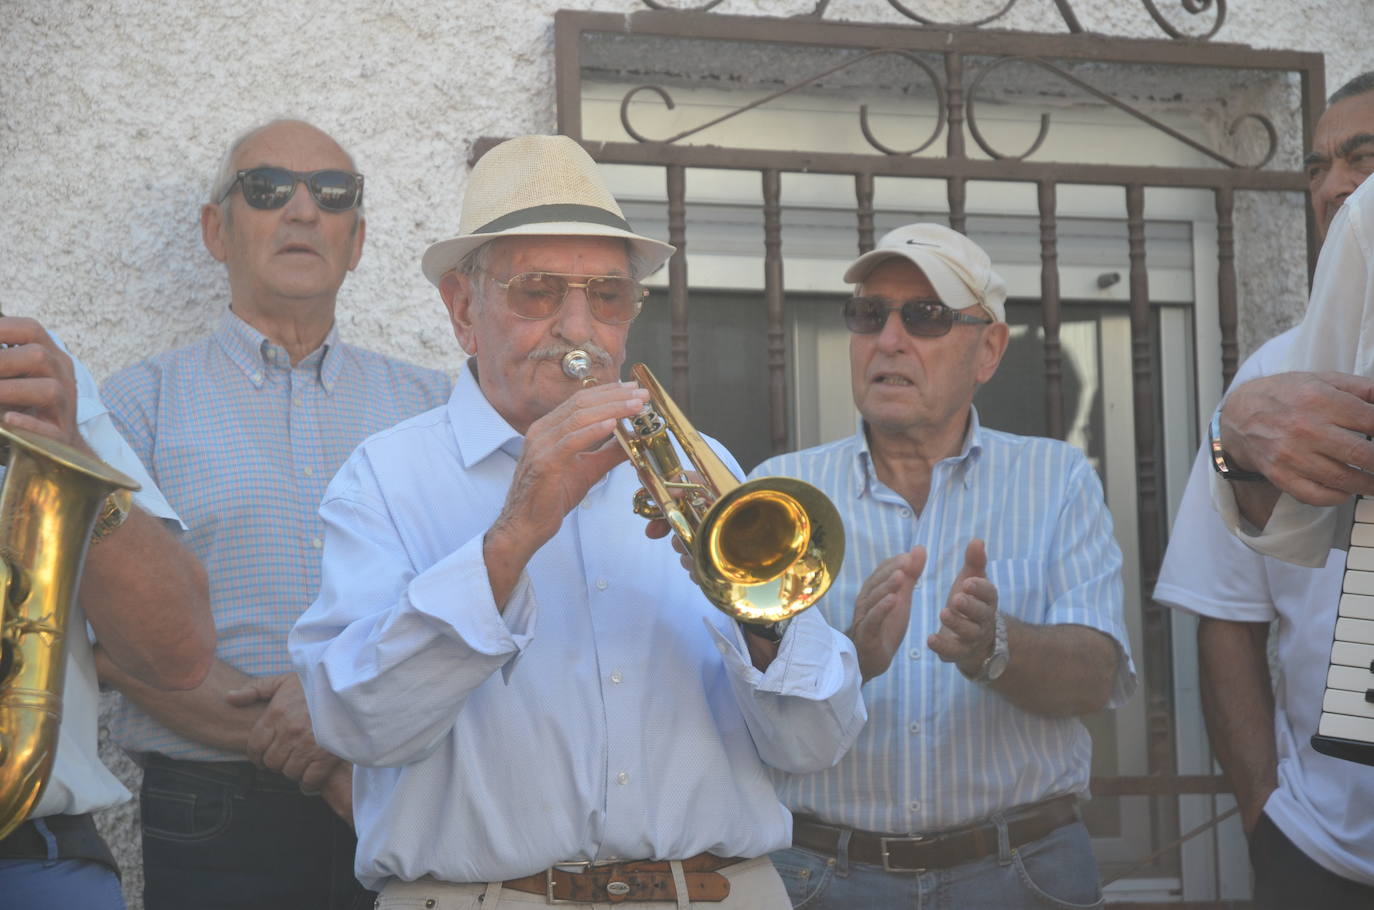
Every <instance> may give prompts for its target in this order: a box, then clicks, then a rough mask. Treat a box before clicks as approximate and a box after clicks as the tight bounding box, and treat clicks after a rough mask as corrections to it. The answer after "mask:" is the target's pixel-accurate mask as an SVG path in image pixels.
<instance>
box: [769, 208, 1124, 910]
mask: <svg viewBox="0 0 1374 910" xmlns="http://www.w3.org/2000/svg"><path fill="white" fill-rule="evenodd" d="M844 277H845V280H846V281H849V282H855V283H856V284H857V287H856V289H855V293H854V296H853V297H852V298H850V299H849V300H847V301H845V303H844V305H843V318H844V322H845V325H846V326H848V328H849V330H850V333H851V334H850V341H849V362H850V382H851V387H852V391H853V395H854V403H855V405H856V406H857V407H858V410H859V414H860V420H859V425H858V429H857V431H856V432H855V434H854V435H853V436H851V437H848V438H846V439H842V440H840V441H838V442H833V443H829V444H827V445H822V446H819V447H817V448H814V449H808V450H805V451H802V452H797V453H794V454H791V455H783V456H779V457H776V458H772V459H770V460H768V461H765V462H764V463H763V464H761V465H759V466H758V467H757V468H756V469H755V470H754V471H753V472H752V474H753V476H756V477H757V476H766V475H770V474H780V475H786V476H791V477H798V478H801V479H802V480H806V481H808V482H810V483H812V484H815V485H816V486H818V487H820V488H821V490H822V491H823V492H825V493H826V494H827V495H828V496H829V497H830V498H831V500H832V501H833V502H834V503H835V505H836V506H837V507H838V508H839V510H840V513H841V515H842V516H844V519H845V537H846V548H845V561H844V566H843V567H842V568H841V570H840V573H839V576H838V578H837V579H836V581H835V584H834V586H833V587H831V589H830V591H829V592H828V593H827V594H826V595H825V597H823V598H822V599H821V600H820V601H819V603H818V604H817V609H818V610H820V611H821V612H823V613H824V614H825V617H826V619H828V620H829V621H830V623H831V624H832V625H834V626H835V627H836V628H840V629H847V630H848V632H849V635H850V637H851V638H852V639H853V641H854V644H855V646H856V647H857V649H858V655H859V665H860V667H861V669H862V672H863V677H864V680H865V684H864V701H865V703H866V704H867V705H868V709H869V722H868V725H867V726H866V727H865V728H864V729H863V731H861V732H860V734H859V738H858V742H857V743H856V745H855V746H854V748H853V749H851V750H850V752H849V753H848V754H847V755H846V756H845V757H844V759H843V760H841V762H840V763H839V764H838V765H836V766H835V767H834V768H832V769H826V770H822V771H818V772H815V773H811V774H790V775H786V776H784V777H782V778H780V779H779V780H778V792H779V794H780V795H781V796H782V797H783V800H784V801H785V802H786V803H787V805H788V807H789V808H790V809H791V810H792V811H793V813H794V814H795V818H794V822H793V829H792V843H793V847H792V849H789V850H785V851H782V852H780V853H778V854H775V855H774V862H775V863H776V865H777V867H778V869H779V871H780V872H781V873H782V876H783V880H784V882H786V884H787V888H788V891H789V894H790V896H791V898H792V900H793V903H794V904H795V905H797V906H801V905H802V903H803V902H805V906H807V907H808V908H810V907H815V908H834V910H848V908H853V907H914V906H918V905H921V906H924V904H925V902H926V901H927V900H930V899H931V896H933V895H937V894H938V895H939V905H940V906H942V907H959V908H964V907H970V908H971V907H988V908H994V907H995V908H999V910H1002V908H1020V907H1025V908H1032V907H1042V906H1045V905H1046V904H1047V903H1049V902H1055V904H1056V906H1070V905H1071V906H1084V907H1087V906H1096V905H1097V902H1099V901H1100V900H1101V889H1100V887H1099V885H1098V875H1097V866H1096V863H1095V862H1094V860H1093V855H1092V851H1091V849H1090V846H1089V838H1088V833H1087V831H1086V829H1085V828H1084V827H1083V824H1082V822H1081V821H1079V817H1078V808H1077V800H1078V797H1079V796H1081V795H1084V794H1086V792H1087V788H1088V776H1089V759H1090V756H1091V742H1090V740H1089V737H1088V732H1087V730H1086V729H1085V728H1084V726H1083V724H1082V723H1080V722H1079V720H1078V718H1079V717H1080V716H1082V715H1085V714H1090V713H1092V712H1094V711H1098V710H1101V709H1102V708H1103V707H1114V706H1116V705H1119V704H1121V703H1122V702H1123V701H1124V700H1125V699H1126V698H1127V697H1128V696H1129V695H1130V693H1131V691H1132V690H1133V688H1134V686H1135V671H1134V668H1133V665H1132V663H1131V658H1130V654H1129V651H1128V647H1127V637H1126V630H1125V628H1124V626H1123V623H1122V587H1121V577H1120V570H1121V553H1120V551H1119V550H1118V548H1117V545H1116V541H1115V539H1114V538H1113V536H1112V522H1111V516H1110V514H1109V513H1108V512H1107V507H1106V504H1105V502H1104V501H1103V496H1102V487H1101V485H1100V483H1099V482H1098V478H1097V475H1096V474H1095V473H1094V471H1093V469H1092V467H1091V466H1090V465H1089V464H1088V462H1087V460H1086V459H1085V458H1084V457H1083V455H1082V453H1080V452H1079V451H1078V450H1077V449H1075V448H1072V447H1070V446H1067V445H1065V444H1063V443H1061V442H1057V441H1054V440H1050V439H1039V438H1032V437H1025V436H1013V435H1011V434H1007V433H1000V432H997V431H995V430H992V429H989V428H987V427H984V426H982V425H980V423H979V421H978V412H977V409H976V408H975V407H974V406H973V398H974V393H975V392H976V391H977V389H978V387H979V386H980V385H982V384H983V383H985V382H987V381H989V380H990V379H992V377H993V374H994V373H995V372H996V370H997V367H998V364H999V363H1000V361H1001V358H1002V354H1003V352H1004V351H1005V350H1006V346H1007V341H1008V327H1007V324H1006V321H1005V306H1006V286H1005V284H1004V283H1003V282H1002V279H1001V278H1000V277H999V276H998V275H997V273H996V272H995V271H994V270H993V268H992V263H991V261H990V260H989V258H988V256H987V254H986V253H985V252H984V251H983V250H982V249H981V248H980V247H978V246H977V245H976V244H975V243H973V242H972V241H971V240H969V239H968V238H967V237H964V236H963V235H961V234H958V233H956V232H954V231H952V230H950V229H948V228H946V227H942V226H939V225H934V224H913V225H907V226H906V227H901V228H898V229H896V230H894V231H891V232H890V233H888V234H887V235H886V236H884V237H883V238H882V239H881V241H880V242H879V243H878V245H877V247H876V248H875V249H874V250H872V251H871V252H869V253H867V254H865V255H863V256H860V257H859V258H858V259H857V260H855V261H854V262H853V263H852V264H851V265H850V266H849V268H848V270H847V271H846V272H845V276H844ZM1058 902H1062V903H1058Z"/></svg>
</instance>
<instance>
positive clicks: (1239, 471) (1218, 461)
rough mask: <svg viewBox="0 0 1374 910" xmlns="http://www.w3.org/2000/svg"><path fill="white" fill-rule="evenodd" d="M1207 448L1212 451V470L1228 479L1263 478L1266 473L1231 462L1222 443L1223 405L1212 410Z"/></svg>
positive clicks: (1208, 426) (1208, 427)
mask: <svg viewBox="0 0 1374 910" xmlns="http://www.w3.org/2000/svg"><path fill="white" fill-rule="evenodd" d="M1207 448H1208V450H1209V451H1210V452H1211V453H1212V470H1214V471H1216V472H1217V473H1218V474H1220V475H1221V476H1222V477H1224V478H1226V479H1227V480H1263V479H1264V475H1263V474H1260V473H1259V472H1257V471H1246V470H1244V469H1243V468H1238V467H1236V466H1235V465H1234V464H1232V463H1231V458H1230V456H1229V455H1227V454H1226V449H1225V447H1224V446H1222V444H1221V405H1217V409H1216V410H1215V411H1213V412H1212V421H1211V423H1209V424H1208V425H1207Z"/></svg>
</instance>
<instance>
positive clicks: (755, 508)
mask: <svg viewBox="0 0 1374 910" xmlns="http://www.w3.org/2000/svg"><path fill="white" fill-rule="evenodd" d="M591 366H592V364H591V357H590V356H588V354H587V352H586V351H569V352H568V353H567V354H565V355H564V356H563V372H564V373H565V374H566V375H567V376H568V377H570V378H572V379H576V380H579V381H580V382H581V383H582V385H583V386H589V385H595V384H596V379H594V378H593V377H592V375H591ZM631 373H632V374H633V375H634V378H635V380H636V381H637V382H638V383H639V384H640V385H641V386H643V387H644V388H646V389H648V390H649V401H648V402H647V403H646V404H645V406H644V409H643V410H642V411H640V413H638V414H636V415H635V416H634V417H632V418H631V419H630V420H629V426H628V427H626V426H625V424H624V423H618V424H617V425H616V428H615V437H616V439H617V440H618V441H619V442H620V445H621V447H622V448H623V449H624V450H625V453H626V454H627V455H628V456H629V457H630V463H631V464H633V465H634V467H635V470H636V471H638V472H639V480H640V482H641V483H643V484H644V488H643V489H641V490H640V491H639V492H638V493H636V494H635V499H634V506H633V508H634V511H635V513H636V514H637V515H640V516H642V517H644V518H650V519H653V518H664V519H666V520H667V522H668V524H669V526H670V527H672V529H673V532H674V533H675V534H677V536H678V538H679V539H680V540H681V541H682V543H683V545H684V546H685V547H686V548H687V552H688V553H689V554H690V555H691V557H692V559H693V560H694V562H695V563H696V576H697V584H699V585H700V586H701V589H702V591H703V592H704V593H705V594H706V597H707V599H708V600H710V601H711V603H713V604H714V605H715V606H716V607H717V608H718V609H720V610H721V611H722V612H725V613H728V614H729V615H730V616H733V617H734V618H735V619H737V620H739V621H740V622H746V623H753V624H755V625H768V624H771V623H775V622H779V621H781V620H784V619H787V618H788V617H791V616H794V615H796V614H797V613H800V612H801V611H802V610H805V609H806V608H807V607H810V606H811V605H812V604H814V603H815V602H816V601H817V600H819V599H820V597H821V595H822V594H824V593H825V592H826V590H827V589H829V587H830V584H831V582H833V581H834V580H835V575H836V573H837V572H839V570H840V564H841V562H842V561H843V560H844V525H843V523H842V522H841V520H840V515H839V512H838V511H836V509H835V505H834V503H832V502H831V501H830V499H829V498H828V497H826V495H825V494H824V493H822V492H821V491H820V490H818V489H816V488H815V487H813V486H812V485H811V484H809V483H805V482H803V481H800V480H795V479H793V478H790V477H760V478H757V479H755V480H750V481H747V482H743V483H741V482H740V481H739V480H738V479H737V478H736V477H735V475H734V474H733V473H731V471H730V469H729V468H728V467H726V466H725V463H724V462H722V461H721V460H720V458H719V457H718V456H717V455H716V453H715V452H713V451H712V450H711V448H710V446H708V445H707V444H706V442H705V440H703V439H702V438H701V434H699V433H698V432H697V431H696V429H695V428H694V427H693V426H692V424H691V423H689V422H688V420H687V418H686V417H685V416H684V415H683V413H682V411H681V410H679V409H678V407H677V405H676V404H675V403H674V402H673V400H672V398H670V397H668V393H667V392H665V391H664V390H663V387H662V386H661V385H659V384H658V380H656V379H655V378H654V374H653V373H651V372H650V371H649V368H648V367H646V366H645V365H644V364H642V363H637V364H635V365H634V367H633V368H632V369H631ZM674 438H675V439H676V441H677V444H678V446H680V447H681V449H682V451H683V453H684V454H685V455H686V456H687V459H688V461H690V462H691V463H692V465H693V467H694V468H695V470H696V472H697V473H698V474H700V475H701V480H700V481H699V482H698V481H695V480H692V479H691V478H690V477H689V476H688V475H687V472H686V471H684V470H683V468H682V463H681V462H680V461H679V460H678V457H677V452H676V450H675V449H674V447H673V440H674ZM674 492H677V493H678V494H679V496H677V497H674V495H673V493H674Z"/></svg>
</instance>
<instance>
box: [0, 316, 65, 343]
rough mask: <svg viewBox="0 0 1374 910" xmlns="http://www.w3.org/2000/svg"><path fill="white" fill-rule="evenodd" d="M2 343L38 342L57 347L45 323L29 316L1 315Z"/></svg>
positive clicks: (0, 335) (0, 339) (0, 332)
mask: <svg viewBox="0 0 1374 910" xmlns="http://www.w3.org/2000/svg"><path fill="white" fill-rule="evenodd" d="M0 344H7V345H19V346H22V345H28V344H37V345H42V346H44V347H48V348H51V349H54V350H56V348H57V345H56V344H54V343H53V340H52V336H51V335H49V334H48V330H47V329H45V328H43V324H42V323H40V322H39V321H38V320H37V319H30V318H29V317H27V316H0ZM11 350H13V348H11Z"/></svg>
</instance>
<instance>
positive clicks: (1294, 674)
mask: <svg viewBox="0 0 1374 910" xmlns="http://www.w3.org/2000/svg"><path fill="white" fill-rule="evenodd" d="M1296 331H1297V330H1296V329H1290V330H1288V331H1287V332H1284V333H1283V334H1282V335H1279V336H1278V337H1277V338H1274V339H1272V340H1270V341H1269V342H1267V343H1266V344H1265V345H1264V346H1263V347H1261V348H1260V349H1259V350H1258V351H1256V352H1255V353H1254V354H1253V355H1251V357H1250V358H1248V359H1247V360H1246V361H1245V363H1244V364H1242V365H1241V368H1240V370H1239V371H1238V372H1237V373H1236V378H1235V383H1236V384H1239V383H1241V382H1245V381H1246V380H1249V379H1254V378H1256V377H1259V376H1265V375H1269V374H1270V373H1275V372H1280V371H1282V370H1283V364H1284V359H1285V357H1286V355H1287V351H1288V347H1289V345H1291V344H1292V342H1293V337H1294V335H1295V333H1296ZM1211 473H1212V469H1211V464H1210V463H1209V461H1208V459H1207V453H1206V451H1205V446H1204V450H1203V451H1201V452H1199V453H1198V457H1197V459H1196V460H1195V461H1194V463H1193V471H1192V474H1191V475H1190V477H1189V478H1188V487H1187V489H1186V490H1185V491H1184V494H1183V502H1182V504H1181V505H1180V506H1179V510H1178V517H1177V518H1176V519H1175V521H1174V527H1173V532H1172V536H1171V538H1170V540H1169V549H1168V551H1167V552H1166V553H1165V555H1164V565H1163V566H1162V567H1161V569H1160V573H1159V584H1158V585H1156V587H1155V594H1154V596H1155V600H1157V601H1159V602H1160V603H1163V604H1168V605H1169V606H1171V607H1178V608H1182V609H1185V610H1189V611H1191V612H1193V613H1197V614H1199V615H1202V616H1208V617H1212V618H1215V619H1228V620H1235V621H1237V622H1270V621H1271V620H1274V619H1278V621H1279V622H1278V636H1277V647H1278V667H1279V670H1278V676H1277V678H1276V679H1275V680H1274V736H1275V739H1276V742H1277V746H1278V789H1277V790H1275V791H1274V793H1273V795H1271V796H1270V797H1269V801H1268V802H1267V803H1265V806H1264V811H1265V814H1266V815H1268V816H1269V817H1270V819H1272V820H1273V822H1274V824H1276V825H1277V826H1278V827H1279V829H1280V830H1282V831H1283V833H1284V834H1286V835H1287V836H1288V839H1289V840H1291V841H1292V842H1293V843H1294V844H1296V845H1297V847H1298V849H1300V850H1302V852H1303V853H1305V854H1307V856H1309V857H1311V858H1312V859H1313V860H1315V861H1316V862H1318V863H1320V864H1321V865H1322V866H1323V867H1325V868H1327V869H1329V870H1331V871H1332V872H1334V873H1336V874H1337V875H1340V876H1342V877H1344V878H1348V879H1353V880H1355V881H1358V882H1363V883H1364V884H1367V885H1374V768H1369V767H1365V766H1364V765H1358V764H1354V763H1352V762H1348V761H1343V760H1341V759H1336V758H1330V757H1328V756H1325V755H1321V754H1320V753H1318V752H1316V751H1314V750H1313V748H1312V745H1311V742H1310V740H1311V737H1312V734H1313V733H1315V732H1316V727H1317V720H1318V718H1319V716H1320V714H1321V700H1322V694H1323V692H1324V691H1325V687H1326V669H1327V664H1328V662H1329V660H1330V657H1331V639H1332V634H1333V632H1334V630H1335V627H1336V601H1337V597H1338V594H1339V592H1340V587H1341V578H1342V575H1343V574H1344V568H1345V554H1344V553H1343V552H1342V551H1340V550H1332V551H1331V552H1330V554H1329V556H1328V559H1327V562H1326V565H1325V566H1324V567H1322V568H1315V569H1314V568H1305V567H1303V566H1298V565H1294V564H1292V563H1288V562H1283V561H1281V560H1278V559H1274V558H1271V557H1267V556H1261V555H1260V554H1259V553H1256V552H1255V551H1254V550H1251V549H1250V548H1249V547H1247V546H1246V545H1245V544H1244V543H1242V542H1241V541H1240V540H1238V539H1237V538H1236V537H1235V536H1233V535H1232V534H1231V532H1230V531H1229V530H1228V529H1227V527H1226V525H1225V524H1224V523H1223V522H1222V519H1221V517H1220V516H1219V515H1218V514H1217V513H1216V511H1215V510H1214V509H1213V508H1212V503H1211V496H1210V493H1209V488H1208V486H1209V483H1210V479H1209V476H1208V475H1209V474H1211Z"/></svg>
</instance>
